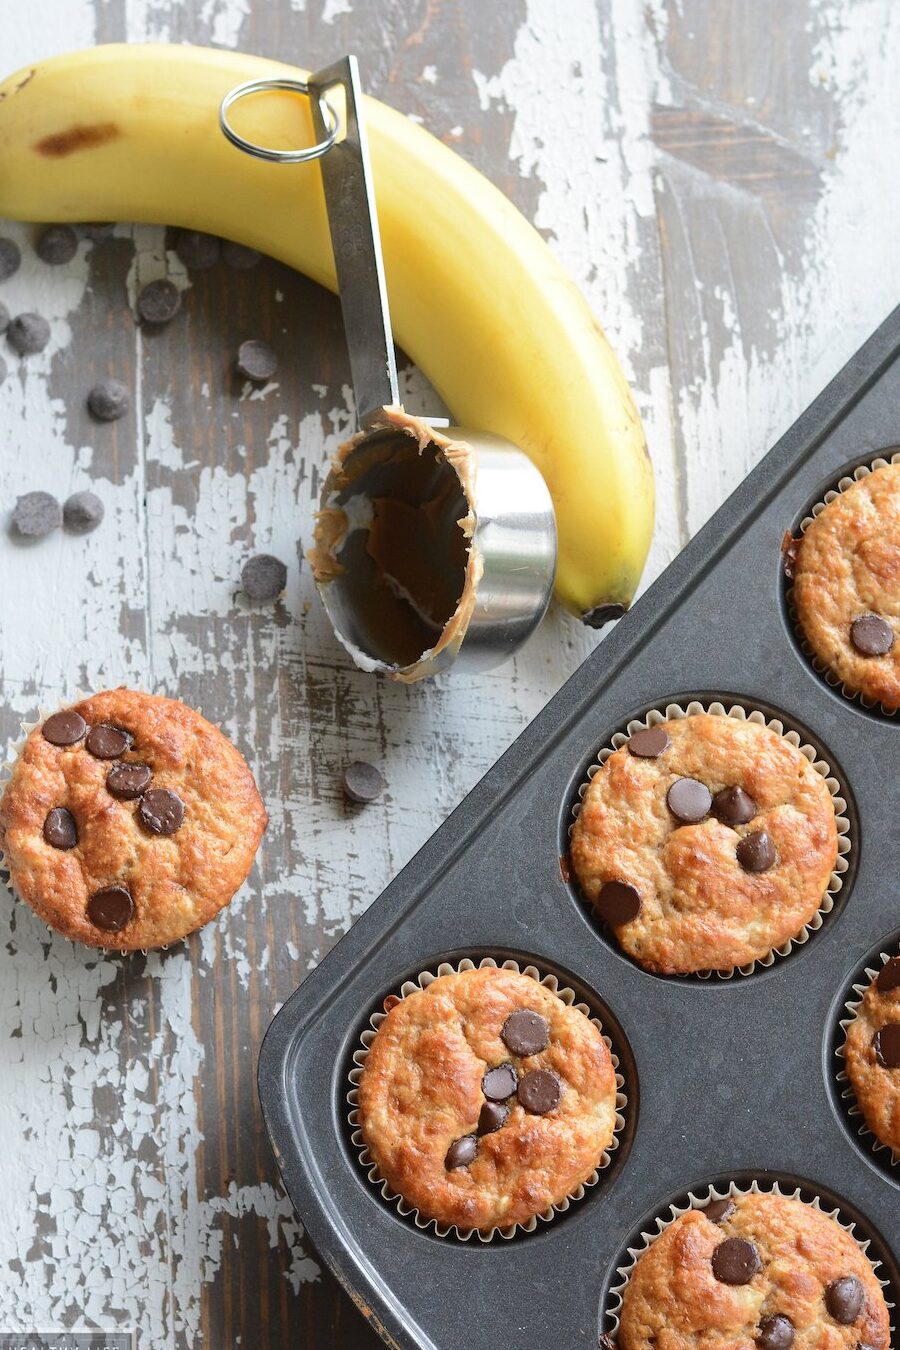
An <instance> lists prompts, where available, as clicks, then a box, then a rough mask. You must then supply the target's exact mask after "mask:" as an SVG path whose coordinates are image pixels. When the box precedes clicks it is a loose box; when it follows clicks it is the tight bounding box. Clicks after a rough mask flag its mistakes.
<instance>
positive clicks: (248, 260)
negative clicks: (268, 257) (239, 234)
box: [222, 239, 262, 272]
mask: <svg viewBox="0 0 900 1350" xmlns="http://www.w3.org/2000/svg"><path fill="white" fill-rule="evenodd" d="M261 258H262V254H261V253H260V252H259V250H258V249H255V248H247V246H246V244H236V243H235V242H234V240H233V239H223V240H222V261H223V262H224V263H225V264H226V266H228V267H233V268H234V270H235V271H236V272H249V271H250V268H251V267H255V266H256V265H257V263H258V262H259V261H260V260H261Z"/></svg>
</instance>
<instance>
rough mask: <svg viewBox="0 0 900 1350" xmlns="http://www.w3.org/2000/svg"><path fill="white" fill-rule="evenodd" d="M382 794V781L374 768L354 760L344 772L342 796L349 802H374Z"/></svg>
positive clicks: (362, 760)
mask: <svg viewBox="0 0 900 1350" xmlns="http://www.w3.org/2000/svg"><path fill="white" fill-rule="evenodd" d="M382 792H384V779H383V778H382V776H381V774H380V773H379V772H378V770H377V769H376V768H375V765H374V764H368V763H367V762H366V760H364V759H354V760H353V762H352V763H351V764H348V765H347V767H346V769H345V770H344V795H345V796H346V797H349V799H350V801H351V802H359V803H360V804H361V805H363V804H365V803H366V802H374V801H376V800H377V799H378V798H379V797H380V796H381V794H382Z"/></svg>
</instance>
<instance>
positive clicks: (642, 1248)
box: [604, 1181, 894, 1338]
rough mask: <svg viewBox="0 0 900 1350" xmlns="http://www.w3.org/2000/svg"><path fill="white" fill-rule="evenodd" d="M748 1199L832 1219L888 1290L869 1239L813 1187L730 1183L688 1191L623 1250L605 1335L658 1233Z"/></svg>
mask: <svg viewBox="0 0 900 1350" xmlns="http://www.w3.org/2000/svg"><path fill="white" fill-rule="evenodd" d="M747 1195H781V1196H784V1198H785V1199H787V1200H802V1201H803V1203H804V1204H807V1205H809V1206H810V1207H811V1208H812V1209H817V1210H819V1212H820V1213H822V1214H825V1215H826V1216H827V1217H828V1218H829V1219H834V1220H835V1222H836V1223H838V1224H840V1226H841V1228H843V1229H844V1230H845V1232H847V1233H849V1234H850V1236H851V1237H852V1238H853V1240H854V1242H855V1243H856V1245H857V1246H858V1247H859V1249H860V1251H861V1252H862V1253H863V1255H864V1256H865V1257H866V1258H867V1260H868V1261H869V1262H870V1264H871V1266H872V1269H873V1270H874V1272H875V1278H876V1279H877V1280H878V1283H879V1284H880V1285H881V1287H882V1289H887V1288H888V1287H889V1284H890V1281H889V1280H888V1279H887V1278H886V1277H885V1276H884V1275H883V1274H882V1273H880V1266H881V1262H880V1261H878V1260H877V1259H875V1258H873V1257H871V1256H869V1247H870V1246H871V1244H872V1239H871V1238H870V1237H860V1236H858V1235H857V1231H856V1224H855V1223H854V1222H853V1221H852V1220H851V1219H848V1218H847V1217H846V1215H844V1214H843V1213H842V1212H841V1210H840V1209H833V1208H829V1206H828V1205H826V1204H825V1203H824V1202H823V1201H822V1200H821V1199H820V1197H819V1196H818V1195H816V1194H815V1191H814V1190H813V1188H812V1187H805V1186H794V1187H786V1186H783V1185H781V1184H780V1183H779V1182H777V1181H773V1182H766V1183H765V1184H763V1185H760V1183H759V1182H758V1181H752V1182H751V1183H750V1184H749V1186H739V1185H738V1184H737V1182H735V1181H732V1182H730V1183H729V1184H728V1186H726V1187H725V1189H724V1190H723V1189H721V1188H717V1187H715V1186H709V1187H708V1188H707V1189H706V1191H702V1192H700V1193H699V1194H695V1192H694V1191H689V1192H688V1195H687V1199H686V1201H685V1202H684V1203H682V1204H672V1205H669V1207H668V1209H667V1210H665V1211H664V1212H663V1214H662V1216H659V1215H658V1216H657V1217H656V1218H655V1219H654V1221H653V1222H654V1228H651V1229H649V1230H647V1231H644V1230H643V1229H642V1230H641V1234H640V1241H639V1242H638V1243H636V1244H635V1246H633V1247H627V1248H626V1259H625V1260H624V1261H623V1263H622V1264H621V1265H620V1266H618V1267H617V1268H616V1282H615V1283H614V1284H613V1285H611V1286H610V1289H609V1292H608V1294H607V1307H606V1322H607V1324H608V1325H607V1326H606V1327H605V1328H604V1330H605V1332H606V1335H607V1336H611V1337H613V1338H615V1337H616V1336H617V1335H618V1333H619V1324H620V1322H621V1317H622V1304H623V1301H624V1297H625V1288H626V1285H627V1284H628V1281H629V1280H630V1279H631V1276H632V1274H633V1273H634V1268H635V1266H636V1265H637V1263H638V1261H639V1260H640V1258H641V1257H642V1256H643V1255H644V1253H645V1252H646V1251H648V1250H649V1248H650V1247H651V1246H652V1245H653V1243H654V1242H655V1241H656V1239H657V1238H658V1237H659V1236H660V1234H661V1233H664V1232H665V1230H666V1229H667V1228H669V1227H670V1226H671V1225H672V1224H673V1223H674V1222H675V1220H676V1219H680V1218H681V1216H682V1215H683V1214H687V1213H688V1211H689V1210H691V1209H705V1208H706V1206H707V1205H708V1204H709V1203H710V1202H711V1201H713V1200H726V1199H729V1198H731V1199H734V1198H735V1197H740V1196H747ZM887 1306H888V1310H889V1311H891V1314H892V1315H891V1330H892V1334H893V1322H894V1318H893V1313H892V1310H893V1307H894V1304H893V1303H891V1302H888V1304H887Z"/></svg>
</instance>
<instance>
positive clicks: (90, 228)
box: [78, 220, 116, 244]
mask: <svg viewBox="0 0 900 1350" xmlns="http://www.w3.org/2000/svg"><path fill="white" fill-rule="evenodd" d="M78 228H79V229H80V230H81V233H82V234H83V235H84V237H85V239H90V240H92V241H93V242H94V243H95V244H96V243H98V242H99V241H100V240H101V239H108V238H109V237H110V235H111V234H112V232H113V230H114V229H115V228H116V223H115V221H114V220H89V221H83V222H82V223H81V224H80V225H79V226H78Z"/></svg>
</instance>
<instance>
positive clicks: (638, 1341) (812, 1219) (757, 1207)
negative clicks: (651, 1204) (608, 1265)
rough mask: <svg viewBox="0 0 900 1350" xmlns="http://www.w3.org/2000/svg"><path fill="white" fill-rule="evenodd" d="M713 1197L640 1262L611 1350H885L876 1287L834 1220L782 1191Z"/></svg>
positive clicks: (884, 1319) (886, 1327)
mask: <svg viewBox="0 0 900 1350" xmlns="http://www.w3.org/2000/svg"><path fill="white" fill-rule="evenodd" d="M714 1203H715V1208H713V1207H712V1206H711V1207H710V1208H709V1209H708V1210H707V1211H703V1210H697V1209H692V1210H689V1211H688V1213H687V1214H683V1215H682V1216H681V1217H680V1218H678V1219H676V1220H675V1221H674V1223H672V1224H670V1225H669V1227H668V1228H666V1229H664V1231H663V1232H662V1233H661V1234H660V1236H659V1237H658V1238H657V1239H656V1240H655V1241H654V1242H653V1244H652V1245H651V1246H650V1247H649V1248H648V1249H647V1251H646V1252H645V1253H644V1254H643V1255H642V1256H641V1257H640V1259H639V1261H638V1263H637V1265H636V1267H635V1269H634V1271H633V1273H632V1275H631V1278H630V1279H629V1281H628V1284H627V1285H626V1288H625V1294H624V1299H623V1306H622V1317H621V1326H620V1330H619V1337H618V1350H651V1347H652V1350H753V1348H754V1347H755V1346H758V1347H760V1350H790V1348H791V1347H793V1350H890V1319H889V1316H888V1310H887V1306H886V1304H885V1301H884V1295H883V1293H882V1291H881V1286H880V1285H879V1283H878V1280H877V1278H876V1276H875V1273H874V1271H873V1269H872V1266H871V1264H870V1263H869V1261H868V1259H867V1258H866V1256H865V1254H864V1253H863V1252H862V1251H861V1249H860V1247H859V1246H858V1244H857V1243H856V1241H855V1240H854V1239H853V1237H852V1236H851V1235H850V1234H849V1233H847V1232H846V1231H845V1230H844V1229H843V1228H841V1226H840V1224H838V1223H836V1222H835V1220H834V1219H831V1218H829V1217H828V1215H826V1214H823V1213H822V1212H821V1211H820V1210H818V1209H815V1208H814V1207H813V1206H812V1205H808V1204H805V1203H804V1202H803V1201H802V1200H793V1199H788V1198H786V1197H784V1196H780V1195H770V1194H761V1195H747V1196H735V1197H734V1198H733V1199H732V1200H731V1201H728V1202H714ZM717 1214H718V1215H719V1216H720V1217H718V1220H717V1221H716V1219H715V1218H714V1217H713V1218H710V1217H709V1215H713V1216H716V1215H717Z"/></svg>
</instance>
